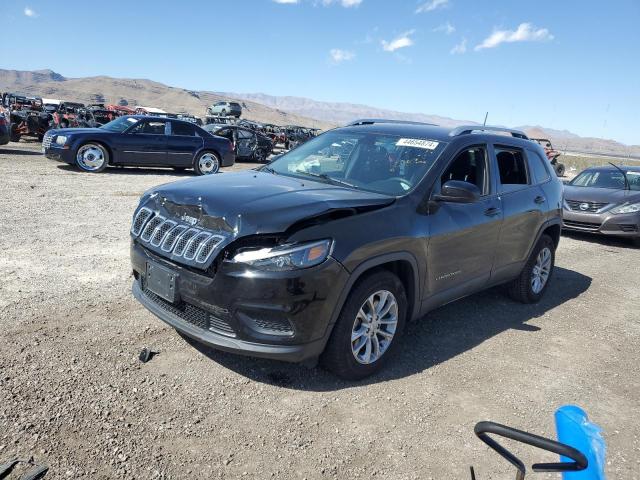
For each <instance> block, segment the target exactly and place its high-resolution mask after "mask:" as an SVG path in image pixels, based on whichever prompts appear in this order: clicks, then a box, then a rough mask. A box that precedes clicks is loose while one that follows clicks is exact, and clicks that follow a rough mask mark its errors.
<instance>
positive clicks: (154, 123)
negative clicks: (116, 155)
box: [118, 119, 167, 165]
mask: <svg viewBox="0 0 640 480" xmlns="http://www.w3.org/2000/svg"><path fill="white" fill-rule="evenodd" d="M166 128H167V121H166V120H152V119H150V120H141V121H140V122H139V123H138V124H137V125H135V126H134V127H133V128H132V129H131V130H129V131H127V133H124V134H122V141H121V152H122V155H121V161H120V162H118V163H123V164H126V165H165V164H166V162H167V135H166V134H165V132H166Z"/></svg>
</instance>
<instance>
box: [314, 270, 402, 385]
mask: <svg viewBox="0 0 640 480" xmlns="http://www.w3.org/2000/svg"><path fill="white" fill-rule="evenodd" d="M376 298H377V302H376ZM372 299H373V300H372ZM389 305H391V308H390V310H389V311H388V312H386V313H384V314H383V312H384V310H385V308H387V307H388V306H389ZM393 305H395V306H393ZM378 307H379V308H380V310H378ZM374 311H375V312H376V313H375V315H373V312H374ZM406 315H407V297H406V294H405V289H404V286H403V285H402V282H401V281H400V279H399V278H398V277H397V276H396V275H394V274H393V273H391V272H389V271H386V270H380V271H377V272H374V273H371V274H370V275H367V276H366V277H365V278H363V279H361V280H359V281H358V282H357V283H356V285H355V286H354V288H353V289H352V291H351V293H350V294H349V297H348V298H347V301H346V302H345V304H344V306H343V307H342V311H341V312H340V316H339V317H338V320H337V322H336V324H335V326H334V327H333V331H332V332H331V337H330V338H329V342H328V343H327V346H326V348H325V350H324V352H323V353H322V357H321V359H320V360H321V363H322V365H323V366H324V368H326V369H327V370H329V371H331V372H333V373H334V374H335V375H337V376H339V377H341V378H343V379H345V380H359V379H361V378H365V377H368V376H369V375H372V374H374V373H375V372H377V371H379V370H380V369H381V368H382V367H383V366H384V365H385V364H386V362H387V361H388V360H389V358H390V356H391V355H392V353H393V351H394V350H395V349H396V347H397V345H398V343H399V342H400V337H401V336H402V331H403V330H404V325H405V320H406ZM394 318H395V323H393V319H394ZM363 319H366V320H367V321H368V322H370V323H365V322H364V321H363ZM378 322H380V323H378ZM367 325H368V326H369V327H367ZM361 342H364V343H361ZM367 343H369V345H367ZM358 347H359V348H358ZM367 349H369V351H368V353H369V357H368V359H369V361H368V362H367ZM376 351H377V355H376V353H375V352H376Z"/></svg>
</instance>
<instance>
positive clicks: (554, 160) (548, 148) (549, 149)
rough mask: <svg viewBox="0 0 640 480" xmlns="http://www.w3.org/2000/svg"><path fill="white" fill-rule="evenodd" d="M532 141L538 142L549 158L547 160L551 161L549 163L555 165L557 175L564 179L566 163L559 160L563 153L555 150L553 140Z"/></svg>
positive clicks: (540, 139)
mask: <svg viewBox="0 0 640 480" xmlns="http://www.w3.org/2000/svg"><path fill="white" fill-rule="evenodd" d="M531 141H533V142H536V143H537V144H538V145H540V146H541V147H542V149H543V150H544V153H545V155H546V156H547V159H548V160H549V163H551V165H553V170H554V171H555V172H556V175H558V176H559V177H564V172H565V166H564V163H562V162H560V161H559V160H558V157H560V155H561V153H560V152H559V151H558V150H556V149H555V148H553V145H552V144H551V140H549V139H548V138H532V139H531Z"/></svg>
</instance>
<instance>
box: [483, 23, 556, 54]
mask: <svg viewBox="0 0 640 480" xmlns="http://www.w3.org/2000/svg"><path fill="white" fill-rule="evenodd" d="M549 40H553V35H551V33H549V30H547V29H546V28H538V29H536V28H535V27H534V26H533V25H531V24H530V23H521V24H520V25H518V28H517V29H516V30H494V31H493V33H492V34H491V35H489V36H488V37H487V38H485V39H484V41H483V42H482V43H481V44H480V45H476V47H475V50H482V49H484V48H495V47H497V46H498V45H500V44H501V43H513V42H546V41H549Z"/></svg>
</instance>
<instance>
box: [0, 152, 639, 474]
mask: <svg viewBox="0 0 640 480" xmlns="http://www.w3.org/2000/svg"><path fill="white" fill-rule="evenodd" d="M249 166H250V165H249V164H239V165H236V166H235V167H234V169H238V168H246V167H249ZM189 175H190V174H188V173H187V174H185V175H176V174H174V173H173V172H172V171H161V170H139V169H116V170H108V171H107V172H105V173H102V174H98V175H90V174H83V173H80V172H78V171H76V170H74V169H72V168H69V167H67V166H63V165H61V164H57V163H55V162H52V161H48V160H46V159H45V158H43V157H42V156H41V155H40V154H39V145H38V144H36V143H25V142H21V143H19V144H15V143H13V144H9V145H8V146H5V147H0V177H1V178H2V187H3V188H2V191H1V192H0V205H1V207H0V221H1V223H2V225H3V229H2V234H1V235H0V252H2V253H1V254H0V275H1V277H2V281H1V282H0V327H1V329H2V330H1V331H2V348H0V463H2V462H3V461H4V460H7V459H9V458H11V457H12V456H14V455H19V456H27V457H28V456H34V457H35V459H36V460H37V461H41V462H45V463H48V464H49V465H50V466H51V470H50V473H49V475H47V478H138V479H141V478H238V477H243V478H256V479H257V478H260V479H262V478H271V477H273V478H296V479H297V478H300V479H301V478H308V479H320V478H346V477H349V478H367V479H369V478H371V477H373V476H374V475H375V476H376V478H378V477H380V478H403V479H404V478H406V479H429V478H432V479H468V478H469V474H468V467H469V465H474V466H475V468H476V473H477V474H478V478H479V479H488V478H512V469H511V468H510V467H509V466H508V465H507V464H506V463H505V462H504V461H503V460H502V459H500V458H499V457H498V456H497V455H496V454H495V453H493V452H491V451H489V450H488V449H487V448H486V447H485V446H484V444H482V443H481V442H480V441H479V440H477V439H476V438H475V436H474V434H473V426H474V424H475V423H476V422H477V421H479V420H494V421H497V422H500V423H505V424H508V425H512V426H514V427H517V428H521V429H524V430H529V431H533V432H535V433H538V434H541V435H547V436H554V426H553V412H554V410H555V409H556V408H557V407H559V406H560V405H563V404H566V403H577V404H579V405H581V406H582V407H584V408H585V409H586V410H587V411H588V412H589V414H590V416H591V417H592V419H593V420H595V421H596V422H597V423H599V424H600V425H601V426H602V427H603V428H604V430H605V438H606V440H607V444H608V464H607V470H608V476H609V478H611V479H630V478H638V477H639V476H640V439H639V435H640V429H639V426H640V416H639V413H640V372H639V367H640V362H639V360H640V354H639V353H638V345H640V315H639V312H640V297H639V296H638V292H639V291H640V278H639V276H638V265H639V264H640V250H638V249H634V248H633V247H632V246H631V245H630V244H628V243H626V242H624V241H619V240H611V239H607V240H598V239H594V238H591V237H586V236H571V237H567V236H564V237H563V239H562V241H561V244H560V248H559V251H558V255H557V264H558V268H557V269H556V273H555V277H554V279H553V282H554V283H553V288H551V289H550V290H549V291H548V292H547V295H546V297H545V298H544V300H543V301H542V302H541V303H540V304H538V305H529V306H525V305H520V304H516V303H513V302H511V301H510V300H508V299H507V297H506V296H505V295H504V294H503V292H502V291H501V289H492V290H490V291H487V292H484V293H481V294H478V295H474V296H472V297H470V298H467V299H464V300H461V301H458V302H456V303H453V304H450V305H448V306H446V307H443V308H441V309H439V310H437V311H434V312H432V313H431V314H429V315H428V317H427V318H425V319H423V320H422V321H420V322H417V323H414V324H411V325H409V327H408V331H407V335H406V337H405V339H404V343H403V348H401V349H399V351H398V353H397V356H396V358H395V359H394V361H393V362H392V365H390V368H388V369H387V370H385V371H384V372H383V373H381V374H379V375H377V376H375V377H373V378H370V379H368V380H366V381H363V382H358V383H346V382H343V381H340V380H337V379H336V378H334V377H332V376H331V375H330V374H328V373H326V372H324V371H322V370H320V369H314V370H309V369H307V368H305V367H302V366H298V365H289V364H284V363H278V362H272V361H265V360H256V359H251V358H244V357H239V356H234V355H230V354H224V353H221V352H216V351H212V350H209V349H206V348H203V347H200V346H198V345H194V344H192V343H190V342H187V341H186V340H184V339H183V338H182V337H180V336H179V335H178V334H177V333H176V332H175V331H174V330H172V329H171V328H169V327H167V326H165V325H164V324H163V323H162V322H161V321H160V320H158V319H156V318H155V317H153V316H152V315H151V314H150V313H148V312H147V311H146V310H145V309H143V308H142V307H141V306H140V305H138V303H137V302H136V301H134V299H133V297H132V296H131V293H130V287H131V276H130V267H129V256H128V254H129V252H128V248H129V236H128V229H129V222H130V218H131V214H132V212H133V209H134V208H135V205H136V202H137V199H138V196H139V195H140V194H141V193H142V192H143V191H144V190H145V189H147V188H149V187H151V186H153V185H157V184H160V183H164V182H170V181H173V180H176V179H178V178H185V177H188V176H189ZM145 346H149V347H151V348H153V349H154V350H157V351H159V352H160V353H159V355H157V356H155V357H154V358H153V359H152V360H151V361H150V362H149V363H146V364H142V363H140V362H139V361H138V359H137V356H138V353H139V351H140V350H141V348H142V347H145ZM516 451H518V452H522V453H523V457H524V458H525V459H526V461H527V462H529V464H530V463H531V462H533V461H541V460H542V459H552V458H553V457H551V456H549V455H546V456H545V454H543V453H542V454H541V453H539V452H536V451H534V452H532V451H531V450H526V449H525V450H524V451H523V450H521V449H518V448H516ZM540 477H543V475H540ZM546 478H558V477H556V476H549V477H546Z"/></svg>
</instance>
